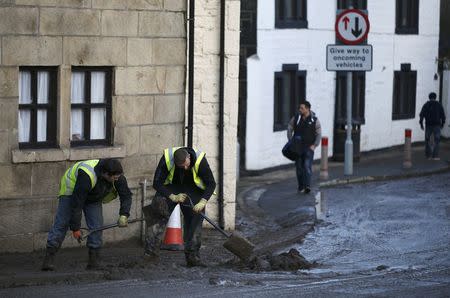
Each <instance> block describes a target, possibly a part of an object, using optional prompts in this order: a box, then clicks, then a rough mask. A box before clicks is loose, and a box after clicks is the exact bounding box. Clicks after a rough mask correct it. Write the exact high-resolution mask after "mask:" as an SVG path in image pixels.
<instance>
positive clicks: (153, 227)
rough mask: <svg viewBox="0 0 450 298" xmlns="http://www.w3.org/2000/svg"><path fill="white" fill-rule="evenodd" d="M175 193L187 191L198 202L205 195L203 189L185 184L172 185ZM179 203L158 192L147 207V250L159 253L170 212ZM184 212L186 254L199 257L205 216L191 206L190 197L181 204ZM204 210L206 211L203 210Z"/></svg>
mask: <svg viewBox="0 0 450 298" xmlns="http://www.w3.org/2000/svg"><path fill="white" fill-rule="evenodd" d="M169 188H170V189H171V190H172V192H173V193H174V194H178V193H182V192H183V193H187V194H188V195H189V197H190V198H191V200H192V203H193V204H194V205H195V204H197V203H198V202H199V201H200V199H201V198H202V195H203V190H201V189H199V188H197V187H195V188H192V187H190V188H186V187H184V186H182V185H181V186H177V185H170V186H169ZM176 205H177V204H175V203H174V202H172V201H171V200H170V199H168V198H166V197H164V196H162V195H160V194H159V193H156V195H155V197H154V198H153V200H152V203H151V204H150V206H149V207H146V210H147V212H146V216H145V217H146V220H147V233H146V237H145V252H146V253H149V254H155V255H159V249H160V246H161V241H162V235H163V234H164V230H165V228H166V225H167V222H168V221H169V217H170V214H172V211H173V209H174V208H175V206H176ZM180 207H181V212H182V213H183V219H184V221H183V225H184V226H183V241H184V251H185V253H186V256H187V257H188V256H194V257H199V251H200V247H201V234H202V223H203V217H202V216H201V215H200V214H197V213H195V212H194V211H193V210H192V207H191V206H190V202H189V198H188V199H187V200H186V201H185V202H184V203H181V204H180ZM203 212H204V211H203Z"/></svg>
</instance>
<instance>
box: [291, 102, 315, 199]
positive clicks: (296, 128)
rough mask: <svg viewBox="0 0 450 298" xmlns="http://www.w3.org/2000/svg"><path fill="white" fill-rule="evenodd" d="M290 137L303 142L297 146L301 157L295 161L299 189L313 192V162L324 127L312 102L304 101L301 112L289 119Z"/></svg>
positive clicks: (300, 107) (300, 108)
mask: <svg viewBox="0 0 450 298" xmlns="http://www.w3.org/2000/svg"><path fill="white" fill-rule="evenodd" d="M287 134H288V135H287V137H288V139H291V138H292V137H296V136H298V137H300V139H301V144H300V145H299V146H297V147H298V148H297V150H298V155H299V157H298V158H297V160H296V161H295V167H296V174H297V183H298V191H299V192H301V193H306V194H307V193H309V192H311V177H312V162H313V160H314V150H315V149H316V147H317V146H319V144H320V139H321V137H322V128H321V126H320V121H319V119H318V118H317V117H316V115H315V114H314V112H312V111H311V104H310V103H309V102H308V101H304V102H302V103H301V104H300V106H299V113H298V114H296V115H295V116H294V117H292V119H291V120H290V121H289V124H288V132H287Z"/></svg>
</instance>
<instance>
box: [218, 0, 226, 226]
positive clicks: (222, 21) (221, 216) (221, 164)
mask: <svg viewBox="0 0 450 298" xmlns="http://www.w3.org/2000/svg"><path fill="white" fill-rule="evenodd" d="M224 72H225V0H220V69H219V197H218V200H217V202H218V208H219V225H220V227H221V228H222V229H223V228H224V226H225V222H224V196H223V180H224V179H223V176H224V172H223V169H224V158H223V157H224V154H223V151H224V150H223V142H224V111H225V109H224V101H225V96H224V85H225V84H224V83H225V82H224V81H225V76H224Z"/></svg>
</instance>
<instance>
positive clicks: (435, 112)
mask: <svg viewBox="0 0 450 298" xmlns="http://www.w3.org/2000/svg"><path fill="white" fill-rule="evenodd" d="M428 98H429V101H427V102H426V103H425V104H424V105H423V107H422V110H421V111H420V121H419V123H420V128H421V129H422V130H423V119H425V156H426V157H427V158H428V159H433V160H439V142H440V140H441V129H442V128H443V127H444V123H445V113H444V108H443V107H442V105H441V103H440V102H438V101H436V93H434V92H431V93H430V94H429V95H428ZM431 135H433V136H434V140H433V141H434V147H433V148H431V142H430V139H431Z"/></svg>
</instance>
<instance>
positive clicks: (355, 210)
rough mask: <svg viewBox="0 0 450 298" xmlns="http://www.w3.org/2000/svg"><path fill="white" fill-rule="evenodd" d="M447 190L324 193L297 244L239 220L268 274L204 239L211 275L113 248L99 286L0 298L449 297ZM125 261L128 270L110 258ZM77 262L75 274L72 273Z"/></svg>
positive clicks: (423, 184)
mask: <svg viewBox="0 0 450 298" xmlns="http://www.w3.org/2000/svg"><path fill="white" fill-rule="evenodd" d="M448 181H450V174H442V175H435V176H430V177H423V178H415V179H407V180H399V181H393V182H383V183H381V182H378V183H368V184H359V185H352V186H345V187H344V186H342V187H336V188H333V189H326V190H322V191H321V193H320V194H318V195H316V196H315V198H314V196H313V197H312V199H311V198H310V199H311V200H313V201H314V200H315V203H316V205H317V206H318V207H319V208H318V210H320V212H319V213H318V215H319V216H320V218H321V219H322V220H321V221H320V222H319V223H318V224H317V225H316V226H315V228H314V230H313V231H312V232H311V233H309V234H308V235H307V236H306V238H305V239H304V242H302V240H303V238H301V239H299V240H298V243H299V244H292V243H291V244H286V245H283V243H284V242H283V241H284V240H286V239H291V240H292V239H295V238H293V237H291V236H292V235H293V234H291V233H300V230H301V229H302V228H303V227H302V225H301V219H300V218H297V219H292V218H291V219H290V220H282V219H279V220H278V221H275V222H273V223H271V225H269V227H268V228H267V229H266V227H263V229H262V230H261V229H259V230H258V229H255V227H254V226H252V223H251V222H247V221H246V220H245V219H243V218H241V219H240V221H239V222H240V223H243V224H244V225H243V228H244V232H245V223H247V224H248V225H249V230H251V231H252V233H251V235H252V237H251V240H252V241H255V242H256V243H258V244H261V243H265V244H267V245H268V246H269V247H271V250H270V251H271V252H275V255H272V254H268V253H267V252H264V251H259V252H260V253H261V254H260V255H259V256H258V257H259V260H262V263H263V264H259V265H260V266H266V268H267V270H264V269H262V268H258V267H254V268H249V266H239V262H238V261H231V262H230V261H229V260H230V259H232V258H233V255H231V254H230V253H229V252H227V251H226V250H225V249H223V247H221V246H219V245H217V244H218V243H221V242H222V241H223V237H222V236H221V235H217V234H214V233H212V234H211V232H208V233H207V235H206V236H207V237H206V239H205V243H204V247H202V253H203V255H204V257H205V259H207V260H208V261H209V264H210V266H209V267H208V268H187V267H185V265H184V260H183V259H184V258H183V254H182V252H167V253H165V254H164V255H163V258H162V260H161V263H160V264H159V265H152V264H142V262H141V259H140V257H139V255H140V253H141V249H138V248H136V249H130V248H127V247H124V248H120V247H116V248H111V249H110V251H109V254H110V255H109V256H106V261H107V263H108V264H109V267H108V269H107V270H105V271H104V272H102V273H101V274H102V276H101V277H100V276H99V279H98V280H91V281H90V282H89V281H88V282H87V283H79V282H78V284H77V285H70V282H68V283H69V284H59V285H50V286H41V287H36V286H33V287H23V288H15V289H14V288H10V289H3V290H0V296H2V297H24V296H33V297H61V296H65V297H80V296H83V295H89V296H90V297H105V296H107V297H123V296H133V297H149V296H152V297H168V296H171V297H217V296H219V297H274V296H283V297H299V296H308V297H323V296H332V297H355V296H358V297H359V296H377V297H378V296H379V297H386V296H387V297H391V296H395V297H448V296H449V295H450V249H449V248H450V237H449V236H450V225H449V222H450V196H449V194H450V183H449V182H448ZM297 199H299V198H297ZM313 203H314V202H313ZM317 206H316V209H317ZM246 236H248V235H246ZM214 237H217V239H214ZM121 249H123V251H121ZM114 250H117V251H119V252H120V253H114ZM124 252H127V253H128V254H129V255H128V256H127V258H126V260H125V259H124V258H116V257H115V256H116V255H123V253H124ZM77 258H78V259H79V258H80V256H78V255H76V254H75V255H74V259H73V260H72V263H73V264H72V265H73V266H75V267H77V268H78V267H80V264H78V263H77V261H76V260H77ZM285 258H287V259H288V260H287V262H285V263H283V260H286V259H285ZM36 263H37V261H36ZM292 264H297V265H298V267H290V266H291V265H292ZM241 265H242V264H241ZM302 266H309V267H302ZM250 267H251V266H250ZM304 268H310V269H304ZM274 270H281V271H274ZM105 280H106V281H105Z"/></svg>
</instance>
